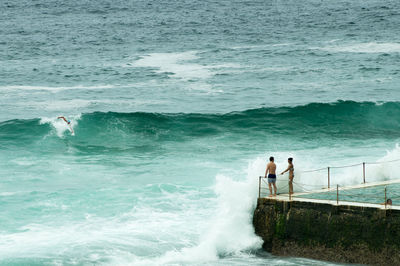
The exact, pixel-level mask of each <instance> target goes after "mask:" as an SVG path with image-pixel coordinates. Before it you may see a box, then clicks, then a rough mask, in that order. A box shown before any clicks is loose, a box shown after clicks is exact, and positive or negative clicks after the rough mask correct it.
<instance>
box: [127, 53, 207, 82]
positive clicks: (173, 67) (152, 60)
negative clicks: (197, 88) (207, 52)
mask: <svg viewBox="0 0 400 266" xmlns="http://www.w3.org/2000/svg"><path fill="white" fill-rule="evenodd" d="M198 58H199V57H198V56H197V52H196V51H188V52H183V53H152V54H149V55H145V56H143V57H142V58H141V59H139V60H137V61H135V62H134V63H133V66H136V67H151V68H157V69H158V70H157V71H156V72H157V73H171V74H168V76H170V77H176V78H181V79H207V78H209V77H211V76H212V75H213V73H212V72H211V71H210V70H209V69H208V68H207V67H206V66H203V65H200V64H197V63H193V62H188V61H192V60H195V59H198Z"/></svg>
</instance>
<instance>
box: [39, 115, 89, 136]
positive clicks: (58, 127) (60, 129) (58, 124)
mask: <svg viewBox="0 0 400 266" xmlns="http://www.w3.org/2000/svg"><path fill="white" fill-rule="evenodd" d="M66 118H68V119H69V120H70V121H71V127H72V129H74V127H76V126H77V125H78V120H79V119H80V118H81V114H79V115H69V116H66ZM39 123H40V124H50V125H51V126H52V127H53V128H54V130H55V132H56V134H57V136H59V137H60V138H61V137H63V135H64V133H65V132H66V131H70V128H69V126H68V124H67V123H66V122H65V121H64V120H62V119H58V118H57V117H51V118H48V117H43V118H41V119H40V122H39ZM72 135H73V134H72Z"/></svg>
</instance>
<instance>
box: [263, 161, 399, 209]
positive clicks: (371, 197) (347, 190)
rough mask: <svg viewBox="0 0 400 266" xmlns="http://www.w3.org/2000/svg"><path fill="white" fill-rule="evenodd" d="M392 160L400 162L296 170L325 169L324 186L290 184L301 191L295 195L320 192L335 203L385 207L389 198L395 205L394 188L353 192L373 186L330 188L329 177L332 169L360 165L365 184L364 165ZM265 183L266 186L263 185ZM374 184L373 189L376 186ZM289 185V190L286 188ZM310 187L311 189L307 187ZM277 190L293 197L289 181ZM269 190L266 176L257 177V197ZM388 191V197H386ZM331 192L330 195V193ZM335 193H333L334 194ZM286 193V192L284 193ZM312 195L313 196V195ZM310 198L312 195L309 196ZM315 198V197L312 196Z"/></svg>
mask: <svg viewBox="0 0 400 266" xmlns="http://www.w3.org/2000/svg"><path fill="white" fill-rule="evenodd" d="M394 162H400V159H396V160H390V161H382V162H363V163H358V164H352V165H344V166H328V167H324V168H319V169H313V170H305V171H296V172H295V173H296V176H297V174H299V173H301V174H304V173H314V172H321V171H326V186H327V187H324V185H316V184H302V183H299V182H295V181H293V182H292V184H294V185H296V187H297V188H300V189H301V193H300V195H299V193H296V197H301V198H310V196H307V195H313V194H315V195H316V194H320V195H323V194H324V193H325V194H324V196H325V197H326V199H329V200H336V204H339V200H340V201H351V202H362V203H373V204H377V202H379V204H382V205H385V208H386V207H387V205H388V202H387V200H388V199H390V201H391V202H390V205H391V204H393V201H394V200H396V201H397V205H400V194H397V193H396V191H395V190H393V191H392V190H390V191H388V188H387V186H385V187H384V189H383V191H382V194H381V193H379V195H376V193H375V192H370V193H367V194H365V191H363V193H364V194H363V193H361V194H360V193H354V192H351V191H352V190H353V191H355V190H354V189H356V190H357V189H364V190H365V189H366V188H370V189H371V190H374V189H373V188H374V186H372V185H371V186H370V187H368V186H366V187H345V186H340V185H339V184H336V189H332V188H331V181H332V180H331V179H332V170H333V169H343V168H351V167H357V166H362V184H366V174H367V171H366V166H367V165H377V164H387V163H394ZM263 184H265V185H266V186H263ZM376 186H384V185H383V184H377V185H376ZM376 186H375V190H376V188H377V187H376ZM288 187H289V190H287V188H288ZM309 188H311V189H309ZM278 189H279V191H288V194H287V195H288V198H289V200H292V197H294V194H292V193H293V191H290V181H289V182H288V185H285V186H280V187H278ZM265 191H266V192H268V191H269V187H268V183H267V182H266V178H264V177H263V176H260V177H259V189H258V197H259V198H260V197H261V196H262V194H263V193H264V192H265ZM303 192H304V193H303ZM388 193H389V197H388ZM330 194H331V195H330ZM334 194H335V195H334ZM285 195H286V193H285ZM315 195H314V196H315ZM311 198H312V197H311ZM361 198H364V199H365V198H367V199H368V200H362V199H361ZM314 199H315V197H314Z"/></svg>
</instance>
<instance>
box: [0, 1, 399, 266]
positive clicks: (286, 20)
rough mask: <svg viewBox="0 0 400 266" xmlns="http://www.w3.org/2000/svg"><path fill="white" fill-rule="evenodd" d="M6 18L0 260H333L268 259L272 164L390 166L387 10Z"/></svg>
mask: <svg viewBox="0 0 400 266" xmlns="http://www.w3.org/2000/svg"><path fill="white" fill-rule="evenodd" d="M0 8H1V11H2V12H1V13H2V15H1V16H0V37H1V38H0V107H1V112H0V148H1V153H0V177H1V179H0V180H1V181H0V213H2V215H1V216H0V247H1V248H0V264H5V265H21V264H26V265H43V264H46V265H60V264H65V265H71V264H77V265H88V264H96V265H97V264H98V265H187V264H188V265H199V264H205V265H248V264H254V265H266V264H267V265H321V264H323V265H329V263H327V262H316V261H311V260H306V259H302V258H280V257H275V256H271V255H270V254H268V253H265V252H263V251H262V250H261V240H260V239H259V238H258V237H257V236H256V235H255V234H254V230H253V227H252V223H251V219H252V212H253V209H254V207H255V203H256V198H257V194H258V176H260V175H262V174H263V173H264V171H265V163H266V159H267V158H268V157H269V156H270V155H274V156H275V157H276V161H277V164H278V170H281V169H282V170H283V169H284V168H285V167H286V159H287V157H289V156H292V157H294V158H295V159H294V164H295V168H296V177H295V178H296V181H298V182H300V183H302V184H308V185H309V188H312V186H313V185H323V184H324V183H325V180H326V179H325V176H324V174H323V173H318V172H317V173H315V174H307V175H303V174H301V173H300V172H301V171H302V170H308V169H315V168H321V167H325V166H328V165H331V166H332V165H342V164H344V165H348V164H352V163H359V162H362V161H376V160H391V159H396V158H400V148H399V147H398V146H397V143H398V142H399V138H400V135H399V132H400V130H399V129H400V118H399V117H400V90H399V85H398V84H400V75H399V73H400V69H399V66H398V62H399V59H400V40H399V37H398V36H399V34H398V33H399V32H398V27H397V25H398V24H399V18H400V17H399V15H400V13H399V10H400V9H399V8H400V4H399V3H398V2H397V1H386V2H385V3H382V2H381V1H372V0H367V1H336V2H324V1H322V2H321V1H307V2H298V1H280V0H276V1H275V0H274V1H261V2H260V1H259V2H257V1H218V2H215V1H214V2H212V1H178V2H177V1H103V0H102V1H96V2H94V1H68V2H65V1H64V2H54V1H46V0H38V1H24V0H16V1H12V2H11V1H9V2H2V3H0ZM59 115H64V116H66V117H67V118H68V119H70V120H71V121H72V127H73V129H74V131H75V135H71V132H70V131H69V129H68V126H67V125H66V124H65V123H64V122H63V121H61V120H57V116H59ZM369 167H370V168H368V169H367V170H368V178H369V179H370V180H369V181H380V180H389V179H394V178H398V176H396V173H398V171H399V170H400V169H398V168H399V167H398V165H396V164H392V165H386V166H385V167H382V166H379V165H374V166H369ZM359 173H360V172H359V169H357V170H354V171H353V170H351V169H346V170H343V171H342V170H340V171H339V170H338V171H336V172H332V184H343V185H350V184H358V183H360V174H359ZM285 178H287V177H286V176H282V177H281V176H280V177H279V178H278V179H279V180H278V181H279V182H278V187H279V186H281V187H282V185H283V184H284V183H285V182H286V181H285Z"/></svg>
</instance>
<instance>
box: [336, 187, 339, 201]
mask: <svg viewBox="0 0 400 266" xmlns="http://www.w3.org/2000/svg"><path fill="white" fill-rule="evenodd" d="M336 204H337V205H339V185H336Z"/></svg>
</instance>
